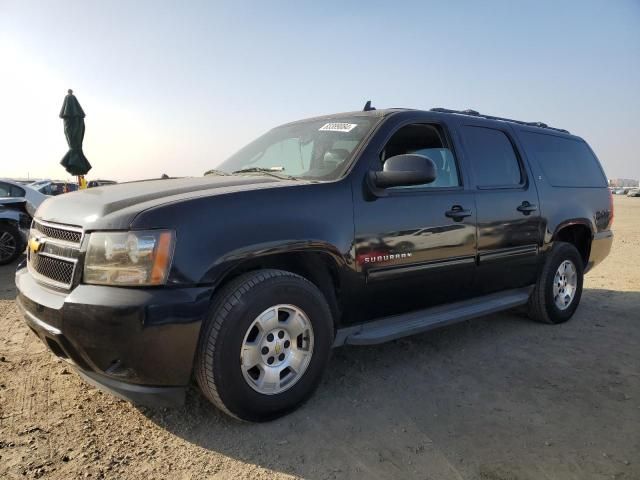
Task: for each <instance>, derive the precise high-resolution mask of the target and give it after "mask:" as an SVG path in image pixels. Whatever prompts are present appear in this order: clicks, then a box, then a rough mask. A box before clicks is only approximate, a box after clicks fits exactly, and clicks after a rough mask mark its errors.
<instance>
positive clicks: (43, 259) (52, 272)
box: [30, 254, 75, 286]
mask: <svg viewBox="0 0 640 480" xmlns="http://www.w3.org/2000/svg"><path fill="white" fill-rule="evenodd" d="M30 257H31V261H30V264H31V268H32V269H33V271H34V272H36V273H37V274H38V275H41V276H43V277H46V278H47V279H50V280H53V281H54V282H56V283H60V284H62V285H64V286H69V285H71V283H72V281H73V270H74V267H75V263H74V262H68V261H66V260H62V259H60V258H54V257H48V256H45V255H39V254H32V255H30Z"/></svg>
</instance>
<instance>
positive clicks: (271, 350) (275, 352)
mask: <svg viewBox="0 0 640 480" xmlns="http://www.w3.org/2000/svg"><path fill="white" fill-rule="evenodd" d="M313 345H314V335H313V327H312V325H311V321H310V320H309V317H308V316H307V314H306V313H305V312H304V311H302V309H300V308H298V307H296V306H294V305H286V304H279V305H274V306H272V307H269V308H267V309H266V310H265V311H263V312H262V313H261V314H260V315H258V316H257V317H256V318H255V320H254V321H253V322H252V323H251V325H250V326H249V328H248V330H247V333H246V334H245V336H244V340H243V342H242V347H241V350H240V367H241V369H242V375H243V377H244V379H245V381H246V382H247V384H248V385H249V386H250V387H251V388H253V389H254V390H255V391H256V392H258V393H261V394H263V395H276V394H278V393H282V392H284V391H285V390H288V389H289V388H291V387H293V386H294V385H295V384H296V383H297V382H298V381H299V380H300V379H301V378H302V376H303V375H304V373H305V371H306V370H307V368H308V367H309V363H310V361H311V356H312V355H313Z"/></svg>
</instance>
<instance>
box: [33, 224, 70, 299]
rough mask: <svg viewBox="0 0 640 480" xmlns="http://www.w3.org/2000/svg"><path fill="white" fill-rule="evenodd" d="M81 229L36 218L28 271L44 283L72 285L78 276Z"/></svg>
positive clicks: (61, 285)
mask: <svg viewBox="0 0 640 480" xmlns="http://www.w3.org/2000/svg"><path fill="white" fill-rule="evenodd" d="M81 241H82V229H81V228H80V227H72V226H67V225H60V224H55V223H53V224H52V223H49V222H45V221H41V220H34V221H33V225H32V226H31V232H30V235H29V247H28V249H27V260H28V263H27V265H28V267H29V272H30V273H31V275H32V276H33V277H34V278H35V279H36V280H38V281H39V282H41V283H45V284H48V285H52V286H54V287H58V288H65V289H69V288H71V286H72V285H73V283H74V279H75V278H76V275H75V273H76V267H77V265H78V261H79V258H80V243H81Z"/></svg>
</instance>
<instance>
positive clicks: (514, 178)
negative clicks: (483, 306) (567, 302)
mask: <svg viewBox="0 0 640 480" xmlns="http://www.w3.org/2000/svg"><path fill="white" fill-rule="evenodd" d="M460 136H461V138H462V144H463V148H464V155H465V160H466V164H467V165H469V169H470V174H471V181H472V184H473V187H474V188H475V196H476V207H477V210H478V213H477V215H478V216H477V225H478V270H477V275H476V278H475V282H474V283H475V285H474V290H475V291H476V293H477V294H484V293H490V292H495V291H500V290H505V289H509V288H515V287H520V286H525V285H529V284H531V283H534V282H535V280H536V276H537V271H538V265H539V258H540V256H539V248H540V246H541V245H542V235H543V225H542V219H541V217H540V212H539V200H538V193H537V190H536V185H535V182H534V181H533V177H532V176H531V172H530V170H529V168H528V165H527V163H526V162H525V160H524V158H523V156H522V155H521V153H520V151H519V149H518V147H517V144H516V141H515V140H514V136H513V135H512V131H511V129H510V127H509V125H508V124H500V123H497V122H483V121H480V120H478V121H473V120H470V121H463V122H461V125H460Z"/></svg>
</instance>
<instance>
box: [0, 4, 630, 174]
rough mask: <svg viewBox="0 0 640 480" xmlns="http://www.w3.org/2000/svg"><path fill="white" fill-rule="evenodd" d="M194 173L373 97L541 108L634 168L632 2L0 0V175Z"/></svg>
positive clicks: (528, 112) (605, 156) (420, 104)
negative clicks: (73, 149) (70, 117)
mask: <svg viewBox="0 0 640 480" xmlns="http://www.w3.org/2000/svg"><path fill="white" fill-rule="evenodd" d="M67 88H73V89H74V91H75V92H76V94H77V97H78V99H79V101H80V103H81V104H82V106H83V108H84V110H85V112H86V114H87V117H86V119H85V121H86V129H87V130H86V136H85V148H84V150H85V153H86V155H87V157H88V158H89V160H90V161H91V163H92V164H93V166H94V168H93V170H92V171H91V172H90V173H89V178H113V179H118V180H127V179H135V178H149V177H157V176H159V175H161V174H162V173H167V174H169V175H201V174H202V172H204V171H205V170H206V169H208V168H211V167H213V166H215V165H216V164H218V163H219V162H220V161H222V160H224V159H225V158H226V157H227V156H228V155H230V154H231V153H233V152H234V151H236V150H237V149H239V148H240V147H241V146H243V145H244V144H245V143H247V142H248V141H250V140H252V139H253V138H254V137H256V136H258V135H259V134H261V133H263V132H264V131H266V130H268V129H269V128H271V127H273V126H275V125H277V124H280V123H284V122H286V121H290V120H295V119H299V118H304V117H309V116H314V115H318V114H324V113H332V112H340V111H349V110H358V109H361V108H362V106H363V104H364V102H365V101H366V100H368V99H371V100H373V104H374V105H375V106H377V107H412V108H424V109H428V108H431V107H436V106H438V107H449V108H460V109H464V108H473V109H475V110H479V111H480V112H484V113H489V114H493V115H500V116H506V117H513V118H518V119H523V120H529V121H534V120H535V121H543V122H546V123H548V124H550V125H553V126H558V127H562V128H566V129H568V130H570V131H571V132H572V133H575V134H577V135H581V136H583V137H584V138H586V139H587V140H588V141H589V143H590V144H591V145H592V147H593V148H594V150H595V151H596V153H597V154H598V156H599V157H600V160H601V161H602V163H603V165H604V167H605V170H606V171H607V174H608V176H609V177H634V178H640V153H639V152H640V0H627V1H624V0H615V1H614V0H608V1H601V2H594V1H584V0H581V1H575V2H571V1H562V2H559V1H540V0H536V1H529V2H524V1H504V2H502V1H486V2H482V1H467V2H463V1H460V2H455V1H452V2H442V1H433V2H429V1H420V2H403V1H386V2H374V1H362V2H356V1H349V2H346V1H344V0H343V1H338V2H333V1H326V0H325V1H318V0H316V1H310V2H306V3H305V4H304V5H303V2H300V1H290V2H281V1H269V2H258V1H255V2H248V1H247V2H244V1H243V2H239V1H234V2H227V3H224V4H223V3H215V2H210V1H206V2H195V1H185V2H177V1H176V2H160V1H150V2H142V1H135V2H132V1H122V2H120V1H109V0H101V1H87V0H83V1H73V2H70V1H56V2H50V1H45V0H42V1H39V2H32V1H27V0H18V1H8V0H0V177H2V176H27V174H29V175H30V176H31V177H53V178H67V174H66V172H65V171H64V169H63V168H62V167H61V166H60V165H59V164H58V162H59V160H60V159H61V157H62V156H63V155H64V153H65V151H66V143H65V140H64V135H63V126H62V120H61V119H59V118H58V113H59V110H60V106H61V104H62V100H63V98H64V95H65V93H66V90H67Z"/></svg>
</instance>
